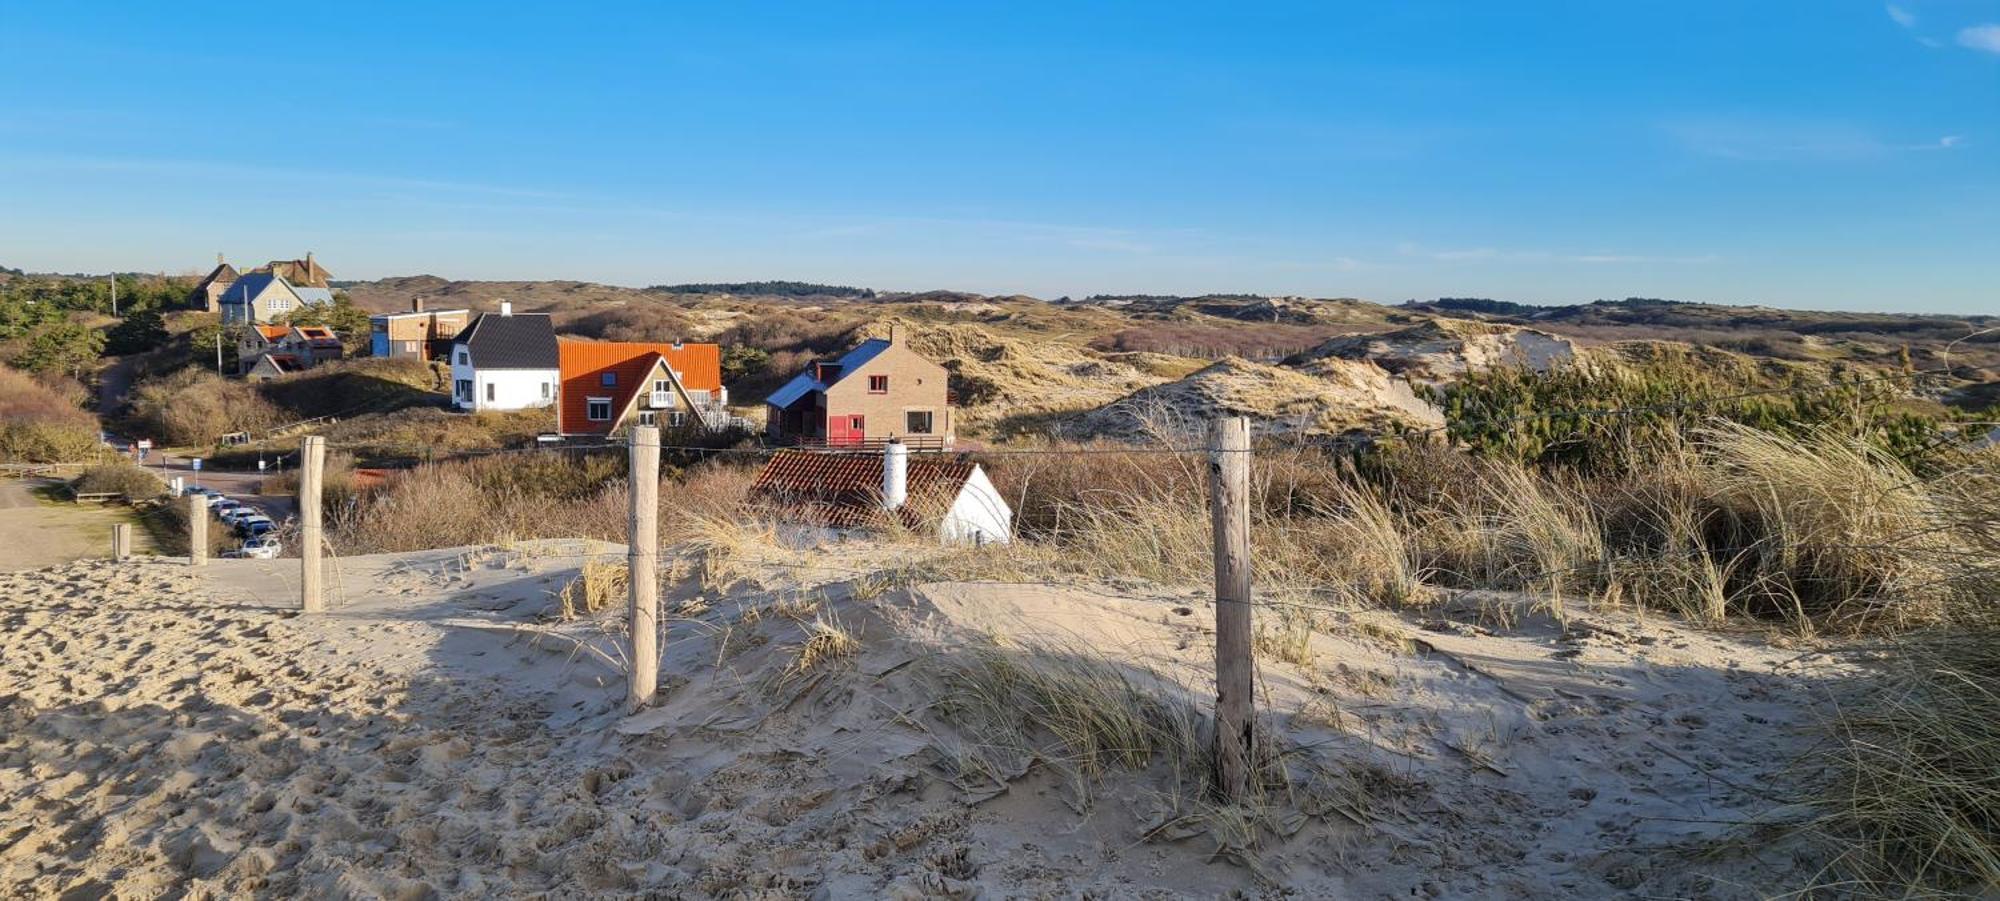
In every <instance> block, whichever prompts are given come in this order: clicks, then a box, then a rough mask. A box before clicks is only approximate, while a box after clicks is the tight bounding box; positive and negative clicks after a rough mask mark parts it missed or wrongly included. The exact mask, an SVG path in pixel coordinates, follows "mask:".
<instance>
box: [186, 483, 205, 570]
mask: <svg viewBox="0 0 2000 901" xmlns="http://www.w3.org/2000/svg"><path fill="white" fill-rule="evenodd" d="M187 499H188V564H189V565H190V566H206V565H207V564H208V495H206V494H190V495H188V496H187Z"/></svg>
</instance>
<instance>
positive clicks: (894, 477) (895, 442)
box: [882, 438, 910, 510]
mask: <svg viewBox="0 0 2000 901" xmlns="http://www.w3.org/2000/svg"><path fill="white" fill-rule="evenodd" d="M909 498H910V449H909V448H907V447H904V446H903V440H902V439H901V438H891V439H889V443H888V444H885V445H883V446H882V507H883V509H885V510H898V509H901V508H902V506H903V502H904V501H906V500H909Z"/></svg>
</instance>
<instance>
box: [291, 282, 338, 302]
mask: <svg viewBox="0 0 2000 901" xmlns="http://www.w3.org/2000/svg"><path fill="white" fill-rule="evenodd" d="M292 293H293V294H297V295H298V296H299V300H300V301H302V302H304V303H309V304H323V303H333V289H332V288H315V287H312V286H310V285H293V286H292Z"/></svg>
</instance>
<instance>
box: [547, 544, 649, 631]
mask: <svg viewBox="0 0 2000 901" xmlns="http://www.w3.org/2000/svg"><path fill="white" fill-rule="evenodd" d="M631 586H632V570H631V568H630V567H629V566H627V565H626V564H625V563H623V562H618V561H609V560H595V559H593V560H585V561H584V562H583V566H582V568H581V569H579V570H578V571H577V575H576V578H574V579H571V580H570V581H569V584H567V585H564V586H563V587H562V590H561V591H560V592H557V594H556V606H557V612H558V614H559V615H560V617H561V618H562V619H564V620H573V619H580V618H582V617H585V616H590V615H593V614H596V613H601V612H603V611H605V610H609V609H611V608H612V607H613V606H616V605H617V604H619V603H622V602H624V601H625V600H626V599H627V598H628V596H629V593H630V591H631Z"/></svg>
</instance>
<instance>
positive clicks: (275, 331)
mask: <svg viewBox="0 0 2000 901" xmlns="http://www.w3.org/2000/svg"><path fill="white" fill-rule="evenodd" d="M256 328H257V334H260V335H263V336H264V340H266V341H281V340H284V337H285V336H286V335H289V334H291V333H292V327H291V326H289V325H260V326H257V327H256Z"/></svg>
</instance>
